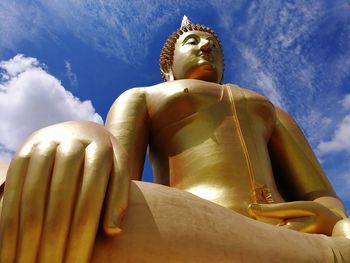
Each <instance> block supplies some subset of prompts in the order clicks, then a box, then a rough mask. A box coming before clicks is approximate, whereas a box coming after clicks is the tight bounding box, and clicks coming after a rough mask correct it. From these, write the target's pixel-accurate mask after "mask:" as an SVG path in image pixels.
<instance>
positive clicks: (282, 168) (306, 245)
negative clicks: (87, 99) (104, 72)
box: [0, 24, 350, 263]
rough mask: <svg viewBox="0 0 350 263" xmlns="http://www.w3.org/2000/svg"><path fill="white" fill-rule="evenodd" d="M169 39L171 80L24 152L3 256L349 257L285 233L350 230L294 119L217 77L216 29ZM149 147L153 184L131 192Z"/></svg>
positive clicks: (7, 209)
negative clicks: (96, 120)
mask: <svg viewBox="0 0 350 263" xmlns="http://www.w3.org/2000/svg"><path fill="white" fill-rule="evenodd" d="M190 25H191V24H190ZM182 29H183V30H185V29H184V28H182ZM174 48H175V50H174V58H173V64H170V65H168V66H164V65H163V66H164V67H163V68H162V70H163V74H164V76H166V78H167V79H168V80H173V81H168V82H165V83H162V84H158V85H154V86H151V87H145V88H134V89H131V90H128V91H126V92H125V93H123V94H122V95H121V96H120V97H119V98H118V99H117V100H116V101H115V103H114V104H113V105H112V107H111V109H110V112H109V114H108V117H107V121H106V127H103V126H100V125H97V124H94V123H91V122H66V123H62V124H57V125H54V126H50V127H47V128H44V129H42V130H39V131H37V132H36V133H34V134H33V135H32V136H30V137H29V138H28V139H27V141H26V142H25V143H24V144H23V145H22V146H21V147H20V149H19V150H18V151H17V153H16V155H15V156H14V158H13V160H12V162H11V165H10V167H9V171H8V174H7V179H6V186H5V192H4V199H3V207H2V214H1V222H0V262H1V263H2V262H26V263H27V262H88V261H89V260H90V259H91V260H92V262H164V259H165V258H166V259H167V260H166V262H215V259H217V260H216V262H229V261H230V262H232V261H235V262H350V258H349V257H350V255H349V249H347V246H348V247H350V240H348V239H346V238H337V239H336V238H330V237H325V236H321V235H309V234H304V233H300V232H297V231H290V230H289V229H293V230H299V231H301V232H306V233H319V234H326V235H331V234H332V230H333V227H334V225H335V224H336V223H337V222H338V223H337V225H336V229H335V231H334V234H335V235H336V236H345V237H346V236H347V237H348V236H349V235H348V233H349V231H348V229H349V225H350V223H349V219H346V218H345V217H346V213H345V211H344V207H343V205H342V203H341V201H340V200H339V199H338V197H337V196H336V194H335V192H334V190H333V188H332V187H331V185H330V183H329V182H328V179H327V177H326V176H325V174H324V173H323V171H322V168H321V166H320V164H319V163H318V161H317V159H316V157H315V155H314V154H313V152H312V150H311V148H310V146H309V145H308V143H307V141H306V139H305V137H304V136H303V134H302V132H301V131H300V129H299V128H298V126H297V124H296V123H295V121H294V120H293V119H292V118H291V117H290V116H289V115H288V114H287V113H286V112H284V111H283V110H281V109H279V108H277V107H275V106H274V105H273V104H272V103H271V102H270V101H269V100H268V99H267V98H265V97H264V96H261V95H259V94H258V93H255V92H253V91H250V90H247V89H243V88H240V87H238V86H236V85H232V84H225V85H222V84H220V83H221V80H222V75H223V54H222V50H221V48H220V45H219V42H218V40H217V39H216V37H214V36H213V35H212V34H211V33H209V32H205V31H200V30H194V29H193V28H192V29H189V30H187V31H184V33H182V34H181V35H179V36H178V39H177V40H176V43H174ZM147 148H148V149H149V154H150V160H151V164H152V169H153V173H154V180H155V182H154V184H142V183H135V182H132V183H131V185H132V187H131V191H129V185H130V182H131V180H140V179H141V175H142V170H143V163H144V158H145V154H146V150H147ZM157 184H163V185H165V186H170V187H165V186H160V185H157ZM190 193H192V194H194V195H197V196H199V197H201V199H200V198H197V197H195V196H193V195H191V194H190ZM128 200H129V201H130V209H126V208H127V203H128ZM125 211H127V213H126V217H125V220H124V221H123V222H122V225H121V219H122V217H123V215H124V213H125ZM253 219H257V220H258V221H262V222H265V223H269V224H270V225H268V224H264V223H261V222H258V221H256V220H253ZM99 224H100V226H101V228H100V231H98V230H99V228H98V226H99ZM271 224H272V225H275V226H271ZM121 229H123V230H124V232H122V233H120V232H121ZM189 233H190V234H189ZM96 234H97V238H96ZM117 234H119V235H117ZM188 238H190V240H191V242H188V240H187V239H188ZM281 240H283V241H281ZM296 259H297V260H296ZM295 260H296V261H295ZM335 260H338V261H335ZM341 260H342V261H341Z"/></svg>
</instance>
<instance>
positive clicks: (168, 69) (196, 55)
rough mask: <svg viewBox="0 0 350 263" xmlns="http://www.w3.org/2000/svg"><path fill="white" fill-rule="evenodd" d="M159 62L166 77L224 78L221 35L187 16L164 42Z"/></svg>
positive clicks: (215, 80) (218, 80)
mask: <svg viewBox="0 0 350 263" xmlns="http://www.w3.org/2000/svg"><path fill="white" fill-rule="evenodd" d="M159 62H160V70H161V74H162V77H163V80H164V81H170V80H175V79H200V80H205V81H211V82H216V83H222V81H223V72H224V62H223V52H222V46H221V43H220V40H219V38H218V37H217V36H216V34H215V33H214V31H213V30H212V29H210V28H209V27H206V26H203V25H195V24H192V23H191V22H190V21H189V20H188V18H187V17H186V16H184V18H183V20H182V23H181V27H180V28H179V29H178V30H177V31H176V32H174V33H173V34H172V35H171V36H170V37H169V38H168V40H167V41H166V43H165V44H164V46H163V48H162V51H161V54H160V60H159Z"/></svg>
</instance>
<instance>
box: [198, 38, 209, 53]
mask: <svg viewBox="0 0 350 263" xmlns="http://www.w3.org/2000/svg"><path fill="white" fill-rule="evenodd" d="M200 50H201V51H203V52H210V51H211V45H210V41H209V40H205V41H204V42H203V43H202V45H201V47H200Z"/></svg>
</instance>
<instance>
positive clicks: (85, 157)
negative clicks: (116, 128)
mask: <svg viewBox="0 0 350 263" xmlns="http://www.w3.org/2000/svg"><path fill="white" fill-rule="evenodd" d="M125 160H126V153H125V152H124V151H123V149H122V147H121V146H120V145H118V143H117V142H116V140H115V138H114V137H113V136H112V135H111V134H110V133H109V132H108V131H107V130H106V129H105V128H104V127H102V126H100V125H98V124H95V123H92V122H66V123H62V124H57V125H53V126H50V127H47V128H44V129H42V130H39V131H37V132H35V133H34V134H33V135H31V136H30V137H29V138H28V139H27V141H26V142H25V143H24V144H23V146H22V147H21V148H20V149H19V150H18V151H17V153H16V154H15V156H14V158H13V160H12V162H11V164H10V167H9V170H8V174H7V178H6V186H5V193H4V201H3V210H2V217H1V221H0V262H15V261H16V262H37V261H40V262H63V261H65V262H88V260H89V257H90V254H91V250H92V248H93V244H94V241H95V237H96V231H97V228H98V225H99V221H100V214H101V211H102V206H103V203H104V201H105V202H106V203H105V207H104V209H105V210H104V215H103V228H104V231H105V233H107V234H113V233H118V232H120V229H119V222H120V219H121V216H122V214H123V211H124V210H125V208H126V206H127V199H128V189H129V178H128V175H127V174H125V173H124V170H126V169H127V165H125V164H126V162H125Z"/></svg>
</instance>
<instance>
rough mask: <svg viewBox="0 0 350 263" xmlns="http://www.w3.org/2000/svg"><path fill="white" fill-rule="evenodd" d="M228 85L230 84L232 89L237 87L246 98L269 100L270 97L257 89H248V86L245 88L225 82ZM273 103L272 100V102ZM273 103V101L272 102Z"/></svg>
mask: <svg viewBox="0 0 350 263" xmlns="http://www.w3.org/2000/svg"><path fill="white" fill-rule="evenodd" d="M224 85H226V86H229V87H230V88H231V89H236V90H238V91H239V92H240V93H241V94H242V95H243V96H244V97H245V98H247V99H252V100H254V99H256V100H265V101H268V102H270V101H269V99H268V98H267V97H265V96H264V95H262V94H260V93H258V92H256V91H253V90H250V89H247V88H243V87H240V86H239V85H237V84H231V83H229V84H224ZM270 103H271V102H270ZM271 104H272V103H271Z"/></svg>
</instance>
